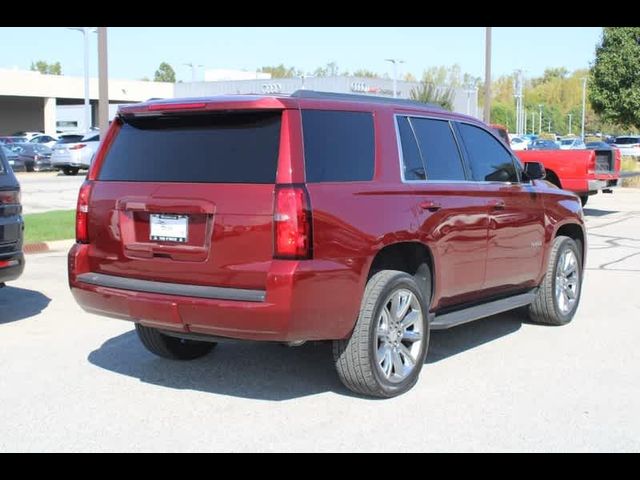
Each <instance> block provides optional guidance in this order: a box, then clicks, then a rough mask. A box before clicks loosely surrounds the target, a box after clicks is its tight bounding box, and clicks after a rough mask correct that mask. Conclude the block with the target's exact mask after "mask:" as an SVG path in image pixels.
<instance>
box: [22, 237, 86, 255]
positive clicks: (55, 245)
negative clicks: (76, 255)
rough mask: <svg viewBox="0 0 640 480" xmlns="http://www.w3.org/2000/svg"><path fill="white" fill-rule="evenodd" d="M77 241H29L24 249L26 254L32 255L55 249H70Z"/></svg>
mask: <svg viewBox="0 0 640 480" xmlns="http://www.w3.org/2000/svg"><path fill="white" fill-rule="evenodd" d="M74 243H75V240H56V241H52V242H37V243H29V244H27V245H24V246H23V247H22V251H23V252H24V254H25V255H31V254H34V253H47V252H53V251H63V250H69V249H70V248H71V246H72V245H73V244H74Z"/></svg>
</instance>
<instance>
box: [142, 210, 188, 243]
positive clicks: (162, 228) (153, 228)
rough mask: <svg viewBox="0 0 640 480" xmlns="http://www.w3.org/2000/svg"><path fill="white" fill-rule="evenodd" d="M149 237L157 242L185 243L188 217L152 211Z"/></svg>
mask: <svg viewBox="0 0 640 480" xmlns="http://www.w3.org/2000/svg"><path fill="white" fill-rule="evenodd" d="M149 225H150V229H149V238H150V239H151V240H156V241H159V242H178V243H186V241H187V232H188V231H189V217H187V216H186V215H167V214H155V213H152V214H151V217H150V222H149Z"/></svg>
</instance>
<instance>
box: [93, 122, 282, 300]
mask: <svg viewBox="0 0 640 480" xmlns="http://www.w3.org/2000/svg"><path fill="white" fill-rule="evenodd" d="M281 117H282V111H281V110H278V111H273V110H266V111H265V110H262V111H224V112H219V111H218V112H216V111H209V112H206V113H204V112H203V113H193V112H191V113H184V112H183V113H179V112H170V113H165V114H153V115H137V116H136V115H128V116H127V115H125V116H122V117H120V118H119V119H118V120H117V122H118V125H120V126H119V128H118V127H116V128H115V129H114V131H115V132H116V133H115V137H114V138H113V140H112V141H110V140H109V139H107V140H105V141H106V142H109V144H108V147H106V148H105V152H106V154H105V155H104V159H103V160H102V159H100V160H98V161H97V163H98V164H99V165H96V169H97V173H96V174H95V178H96V180H95V181H94V182H93V184H92V186H91V192H90V201H89V213H88V237H89V238H88V241H89V243H90V250H89V268H90V270H91V271H92V272H98V273H103V274H109V275H116V276H122V277H130V278H137V279H143V280H151V281H159V282H171V283H183V284H193V285H211V286H228V287H235V288H264V287H265V284H266V275H267V272H268V269H269V266H270V265H271V260H272V258H273V231H272V220H273V194H274V184H275V181H276V170H277V166H278V154H279V145H280V130H281ZM107 136H109V135H107Z"/></svg>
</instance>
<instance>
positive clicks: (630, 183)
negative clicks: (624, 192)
mask: <svg viewBox="0 0 640 480" xmlns="http://www.w3.org/2000/svg"><path fill="white" fill-rule="evenodd" d="M620 170H621V171H623V172H640V161H638V160H636V159H635V158H634V157H622V164H621V165H620ZM622 186H623V187H640V176H638V177H630V178H623V179H622Z"/></svg>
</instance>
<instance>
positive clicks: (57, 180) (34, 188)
mask: <svg viewBox="0 0 640 480" xmlns="http://www.w3.org/2000/svg"><path fill="white" fill-rule="evenodd" d="M83 173H84V172H81V173H80V174H78V175H75V176H66V175H64V174H62V173H58V172H42V173H18V174H16V177H18V181H19V182H20V188H21V189H22V211H23V213H25V214H28V213H40V212H46V211H49V210H69V209H75V208H76V201H77V200H78V189H79V188H80V185H82V182H84V179H85V175H84V174H83Z"/></svg>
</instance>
